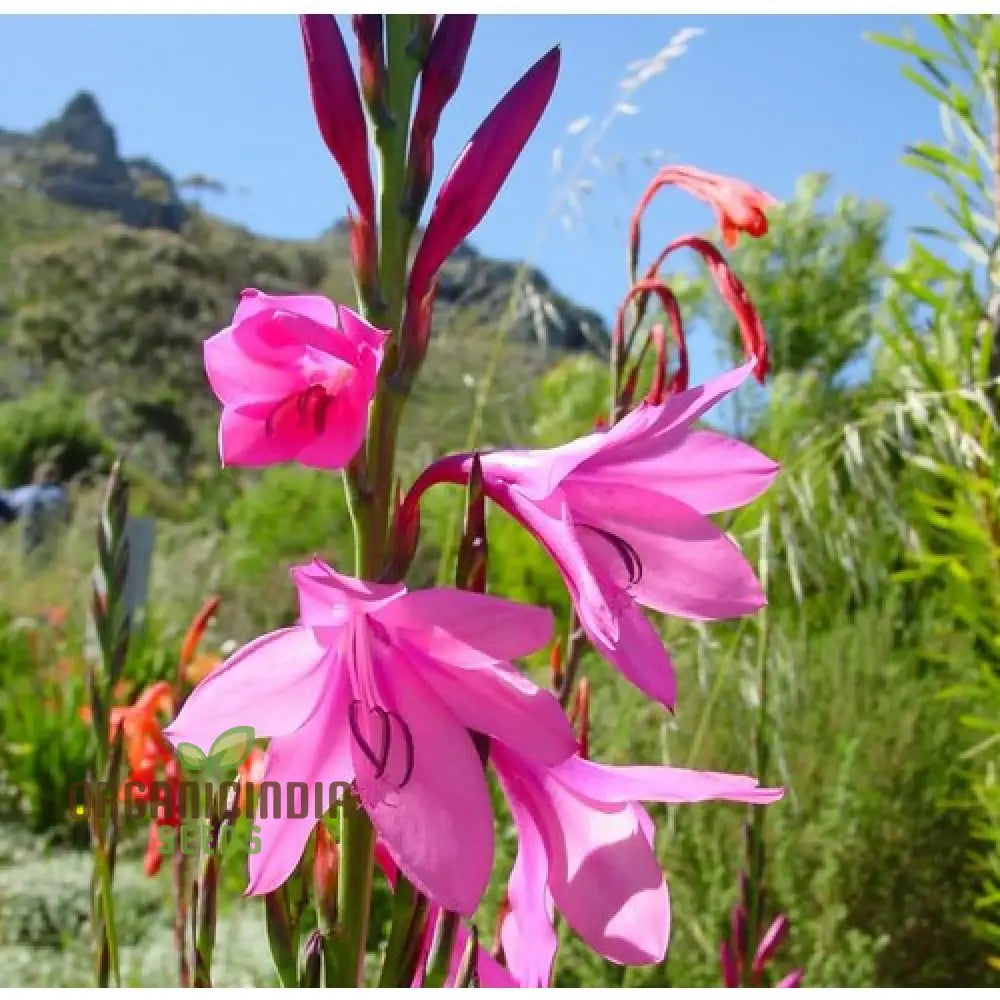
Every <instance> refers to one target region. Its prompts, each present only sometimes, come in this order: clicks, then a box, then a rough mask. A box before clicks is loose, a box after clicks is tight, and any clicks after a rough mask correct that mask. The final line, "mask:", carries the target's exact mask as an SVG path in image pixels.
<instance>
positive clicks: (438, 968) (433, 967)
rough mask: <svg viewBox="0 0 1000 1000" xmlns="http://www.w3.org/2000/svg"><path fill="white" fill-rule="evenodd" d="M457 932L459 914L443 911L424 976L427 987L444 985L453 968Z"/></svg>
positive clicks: (432, 987) (435, 987) (434, 987)
mask: <svg viewBox="0 0 1000 1000" xmlns="http://www.w3.org/2000/svg"><path fill="white" fill-rule="evenodd" d="M457 932H458V915H457V914H455V913H450V912H448V913H442V914H441V917H440V919H439V920H438V925H437V930H436V931H435V934H434V941H433V943H432V944H431V951H430V955H429V957H428V959H427V973H426V975H425V976H424V986H425V987H427V989H440V988H441V987H442V986H444V983H445V980H446V979H447V978H448V971H449V970H450V969H451V956H452V953H453V952H454V950H455V935H456V934H457Z"/></svg>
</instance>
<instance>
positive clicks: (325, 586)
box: [291, 558, 406, 626]
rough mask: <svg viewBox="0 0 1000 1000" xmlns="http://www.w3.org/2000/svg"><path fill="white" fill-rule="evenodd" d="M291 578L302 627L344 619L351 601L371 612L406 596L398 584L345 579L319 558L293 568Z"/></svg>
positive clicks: (403, 587)
mask: <svg viewBox="0 0 1000 1000" xmlns="http://www.w3.org/2000/svg"><path fill="white" fill-rule="evenodd" d="M291 576H292V581H293V582H294V584H295V587H296V590H297V591H298V594H299V612H300V614H301V620H302V623H303V624H304V625H314V626H321V625H336V624H339V623H340V622H343V621H345V620H346V617H347V610H348V607H349V605H350V604H352V603H354V602H357V603H358V604H359V605H360V606H361V610H363V611H365V612H368V613H373V612H376V611H378V609H379V608H380V607H382V606H383V605H385V604H388V603H391V602H392V601H395V600H397V599H398V598H400V597H402V596H403V595H404V594H405V593H406V587H405V586H404V585H403V584H401V583H393V584H384V583H371V582H370V581H368V580H359V579H357V578H356V577H353V576H345V575H344V574H343V573H338V572H337V571H336V570H335V569H333V567H331V566H328V565H327V564H326V563H325V562H323V560H322V559H315V558H314V559H313V560H312V562H309V563H306V564H305V565H302V566H293V567H292V571H291Z"/></svg>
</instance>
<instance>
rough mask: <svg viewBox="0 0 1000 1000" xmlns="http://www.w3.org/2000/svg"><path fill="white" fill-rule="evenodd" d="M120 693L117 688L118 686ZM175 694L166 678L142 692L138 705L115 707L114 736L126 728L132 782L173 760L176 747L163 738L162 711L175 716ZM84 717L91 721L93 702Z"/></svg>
mask: <svg viewBox="0 0 1000 1000" xmlns="http://www.w3.org/2000/svg"><path fill="white" fill-rule="evenodd" d="M116 693H117V688H116ZM173 710H174V696H173V692H172V691H171V690H170V685H169V684H168V683H167V682H166V681H158V682H157V683H156V684H152V685H150V686H149V687H147V688H146V689H145V691H143V692H142V694H140V695H139V697H138V699H137V700H136V702H135V704H134V705H116V706H115V707H114V708H112V709H111V720H110V722H111V739H115V737H116V736H117V735H118V730H119V728H120V729H121V730H122V734H123V738H124V740H125V757H126V760H127V761H128V766H129V777H128V780H129V781H142V782H147V783H148V782H149V781H151V780H152V778H153V775H154V774H155V772H156V768H157V766H158V765H159V764H165V763H166V762H167V761H169V760H172V759H173V750H172V749H171V748H170V744H169V743H167V741H166V740H165V739H164V738H163V731H162V730H161V728H160V720H159V718H158V716H159V715H160V714H167V715H172V714H173ZM80 718H81V719H83V721H84V722H91V721H92V719H93V715H92V713H91V711H90V706H89V705H84V706H83V707H81V709H80Z"/></svg>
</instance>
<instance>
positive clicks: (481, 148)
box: [403, 48, 559, 370]
mask: <svg viewBox="0 0 1000 1000" xmlns="http://www.w3.org/2000/svg"><path fill="white" fill-rule="evenodd" d="M558 73H559V49H558V48H554V49H552V50H551V51H550V52H547V53H546V54H545V55H544V56H542V58H541V59H539V60H538V62H536V63H535V65H534V66H532V67H531V69H529V70H528V71H527V73H525V74H524V76H522V77H521V79H520V80H518V82H517V83H516V84H514V86H513V87H511V89H510V90H509V91H508V92H507V94H506V95H504V97H503V98H502V99H501V101H500V103H499V104H498V105H497V106H496V107H495V108H494V109H493V110H492V111H491V112H490V113H489V115H487V116H486V119H485V120H484V121H483V123H482V124H481V125H480V126H479V128H477V129H476V131H475V133H474V134H473V136H472V138H471V139H470V140H469V142H468V145H467V146H466V147H465V149H464V150H462V152H461V153H460V154H459V157H458V159H457V160H456V161H455V164H454V166H452V168H451V172H450V173H449V174H448V176H447V177H446V178H445V180H444V183H443V184H442V185H441V190H440V191H439V192H438V195H437V198H436V199H435V201H434V208H433V209H432V211H431V216H430V219H429V220H428V222H427V229H426V230H425V232H424V236H423V239H422V240H421V241H420V246H419V248H418V249H417V253H416V256H415V257H414V258H413V266H412V268H411V269H410V280H409V287H408V291H407V316H408V324H409V329H407V326H406V324H404V337H403V339H404V344H403V350H404V354H405V355H406V358H405V364H407V365H409V367H410V370H413V368H414V366H415V365H416V364H419V362H420V361H421V360H422V359H423V355H424V353H425V351H426V347H427V337H428V336H429V334H430V331H429V328H427V317H428V315H429V311H428V310H427V308H426V305H425V300H426V299H427V297H428V295H429V294H430V293H431V284H432V282H433V281H434V278H435V276H436V275H437V273H438V271H439V270H440V268H441V265H442V264H443V263H444V262H445V260H446V259H447V257H448V255H449V254H450V253H451V252H452V251H453V250H454V249H455V248H456V247H457V246H458V245H459V243H461V242H462V240H464V239H465V238H466V236H468V235H469V233H471V232H472V230H473V229H475V227H476V226H478V225H479V223H480V221H481V220H482V218H483V216H484V215H485V214H486V212H487V210H488V209H489V207H490V205H492V204H493V200H494V199H495V198H496V196H497V195H498V194H499V192H500V188H501V187H502V186H503V183H504V181H505V180H506V179H507V175H508V174H509V173H510V172H511V170H512V169H513V166H514V163H515V162H516V161H517V158H518V156H520V155H521V150H522V149H523V148H524V146H525V143H527V141H528V139H529V138H530V137H531V133H532V132H534V130H535V126H536V125H537V124H538V121H539V119H540V118H541V117H542V113H543V112H544V111H545V108H546V106H547V105H548V103H549V98H550V97H551V96H552V91H553V89H554V88H555V85H556V77H557V75H558ZM407 340H408V341H409V343H407V342H406V341H407Z"/></svg>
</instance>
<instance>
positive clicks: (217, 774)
mask: <svg viewBox="0 0 1000 1000" xmlns="http://www.w3.org/2000/svg"><path fill="white" fill-rule="evenodd" d="M254 739H255V736H254V731H253V726H233V728H232V729H227V730H226V731H225V732H224V733H220V734H219V736H218V737H216V739H215V742H214V743H213V744H212V748H211V749H210V750H209V751H208V753H207V754H206V753H205V752H204V751H203V750H202V749H201V748H200V747H196V746H195V745H194V744H193V743H178V744H177V759H178V760H179V761H180V763H181V767H183V768H184V770H185V771H187V773H188V774H200V775H201V776H202V777H203V778H204V779H205V780H206V781H214V782H222V781H226V780H227V779H229V778H231V777H232V776H233V774H235V772H236V769H237V768H238V767H239V766H240V764H242V763H243V761H245V760H246V759H247V758H248V757H249V756H250V753H251V751H252V750H253V743H254Z"/></svg>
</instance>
